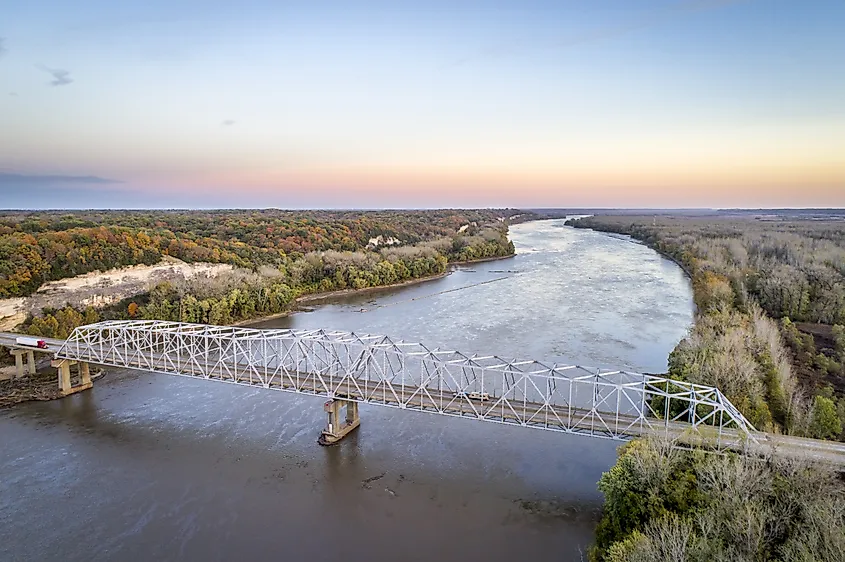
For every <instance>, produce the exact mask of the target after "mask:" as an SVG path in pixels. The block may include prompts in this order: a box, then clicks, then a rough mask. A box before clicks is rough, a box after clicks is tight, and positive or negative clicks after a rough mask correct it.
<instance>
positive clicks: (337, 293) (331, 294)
mask: <svg viewBox="0 0 845 562" xmlns="http://www.w3.org/2000/svg"><path fill="white" fill-rule="evenodd" d="M514 257H516V253H513V254H510V255H508V256H495V257H491V258H480V259H477V260H468V261H460V262H450V263H449V269H447V270H446V271H444V272H443V273H438V274H436V275H429V276H426V277H418V278H416V279H408V280H406V281H400V282H398V283H390V284H388V285H376V286H375V287H364V288H362V289H338V290H334V291H326V292H323V293H309V294H307V295H301V296H299V297H297V298H296V299H294V302H293V306H292V307H291V308H290V309H289V310H285V311H282V312H278V313H276V314H270V315H267V316H260V317H257V318H249V319H247V320H240V321H238V322H235V323H233V324H231V325H232V326H252V325H253V324H258V323H261V322H266V321H268V320H275V319H277V318H285V317H286V316H290V315H291V314H295V313H297V312H308V309H303V308H301V307H300V305H303V304H310V303H319V302H322V301H325V300H328V299H332V298H338V297H347V296H351V295H365V294H368V293H377V292H379V291H383V290H392V289H399V288H402V287H411V286H413V285H420V284H422V283H427V282H429V281H436V280H438V279H443V278H444V277H446V276H447V275H451V273H452V272H453V271H454V267H455V266H459V265H471V264H475V263H483V262H490V261H497V260H505V259H510V258H514Z"/></svg>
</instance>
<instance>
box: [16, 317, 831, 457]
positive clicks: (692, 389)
mask: <svg viewBox="0 0 845 562" xmlns="http://www.w3.org/2000/svg"><path fill="white" fill-rule="evenodd" d="M16 337H17V335H16V334H8V333H0V346H7V347H18V348H23V349H32V348H30V347H27V346H19V345H18V344H16V342H15V338H16ZM42 339H45V340H46V338H42ZM47 342H48V346H49V348H50V349H49V351H51V352H56V356H57V357H59V358H65V359H74V360H79V361H83V362H89V363H95V364H101V365H108V366H114V367H123V368H130V369H139V370H145V371H152V372H160V373H165V374H172V375H180V376H188V377H192V378H199V379H203V380H216V381H220V382H228V383H234V384H240V385H246V386H253V387H262V388H267V389H272V390H280V391H286V392H296V393H302V394H311V395H315V396H324V397H329V398H341V399H345V400H351V401H355V402H362V403H369V404H377V405H382V406H388V407H394V408H399V409H407V410H415V411H420V412H430V413H436V414H439V415H447V416H454V417H462V418H469V419H477V420H481V421H486V422H494V423H500V424H508V425H519V426H523V427H533V428H538V429H543V430H547V431H559V432H566V433H575V434H583V435H590V436H594V437H604V438H610V439H618V440H627V439H630V438H633V437H637V436H642V435H661V436H666V437H669V438H672V439H676V440H677V441H678V442H680V443H683V444H687V445H697V444H704V445H706V446H708V447H715V448H717V449H721V450H725V449H732V450H740V451H754V452H757V453H761V454H766V453H771V452H772V451H776V452H778V453H780V454H786V455H789V456H793V457H800V458H807V459H813V460H819V461H825V462H830V463H833V464H837V465H843V466H845V444H840V443H832V442H828V441H817V440H812V439H802V438H796V437H787V436H776V435H769V434H765V433H761V432H757V431H755V430H754V428H753V427H751V426H750V424H748V423H747V421H746V420H745V419H744V418H743V417H742V416H741V414H739V413H738V412H737V411H736V410H735V408H734V407H733V406H732V405H731V404H730V403H729V402H727V401H726V400H725V399H724V398H723V397H722V396H721V394H720V393H719V392H718V390H716V389H712V388H708V387H703V386H701V385H692V384H689V383H682V382H677V381H670V380H667V379H663V378H661V377H655V376H652V375H639V374H636V373H626V372H621V371H605V372H602V371H599V370H596V371H595V372H590V371H586V368H582V367H567V366H564V367H557V366H552V367H551V368H549V367H546V366H545V365H543V364H541V363H538V362H530V361H525V362H517V361H504V360H502V359H500V358H498V357H494V356H490V357H481V358H479V357H476V356H472V357H468V356H465V355H462V354H459V353H457V352H440V351H438V350H434V351H430V350H428V349H427V348H424V347H423V346H421V345H420V344H406V343H404V342H393V341H391V340H389V339H388V338H385V337H383V336H359V335H355V334H347V333H341V332H323V331H308V332H304V331H300V332H293V331H290V330H268V331H262V330H253V329H246V328H231V327H218V326H200V325H191V324H178V323H168V322H133V321H121V322H105V323H100V324H94V325H91V326H85V327H82V328H79V329H77V330H76V331H75V332H74V334H73V335H72V336H71V338H69V339H68V341H67V342H64V341H62V340H56V339H51V340H47ZM538 366H539V367H541V368H540V369H538V368H537V367H538ZM583 372H587V373H588V374H587V375H584V374H583ZM579 373H580V374H579ZM576 375H577V376H576ZM485 376H486V379H485ZM664 388H665V391H663V390H661V389H664ZM585 389H586V391H587V392H584V390H585ZM579 392H580V394H579ZM471 393H478V394H482V393H483V394H485V395H487V396H489V399H486V400H481V399H477V398H471V396H473V394H471ZM655 400H657V401H658V402H655ZM661 400H662V402H660V401H661ZM672 400H674V401H675V402H674V404H675V405H676V406H677V404H678V402H680V403H681V404H682V405H684V404H685V405H686V408H687V409H686V410H683V411H681V412H680V413H677V409H675V410H672V413H671V414H670V415H661V414H662V413H664V410H663V406H660V407H659V408H658V409H659V410H660V411H659V412H656V411H655V407H656V406H655V404H662V405H665V413H666V414H668V413H669V412H670V401H672ZM676 414H677V415H676ZM673 416H674V417H673ZM690 419H692V421H694V422H695V423H690Z"/></svg>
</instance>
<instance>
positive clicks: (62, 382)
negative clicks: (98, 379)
mask: <svg viewBox="0 0 845 562" xmlns="http://www.w3.org/2000/svg"><path fill="white" fill-rule="evenodd" d="M50 364H51V365H52V366H53V367H55V368H56V369H57V370H58V372H59V391H61V393H62V396H67V395H69V394H73V393H75V392H80V391H82V390H88V389H89V388H91V387H92V386H94V384H93V383H92V382H91V371H90V369H89V367H88V363H82V362H77V361H71V360H69V359H54V360H53V361H51V362H50ZM72 365H76V366H77V367H76V369H77V371H78V372H79V384H78V385H76V386H73V385H72V383H71V379H70V368H71V366H72Z"/></svg>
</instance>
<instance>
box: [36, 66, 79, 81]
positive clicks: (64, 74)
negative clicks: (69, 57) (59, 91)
mask: <svg viewBox="0 0 845 562" xmlns="http://www.w3.org/2000/svg"><path fill="white" fill-rule="evenodd" d="M38 69H39V70H43V71H44V72H46V73H47V74H50V75H51V76H52V77H53V79H52V80H50V85H51V86H66V85H68V84H70V83H71V82H73V78H71V77H70V71H67V70H63V69H61V68H50V67H48V66H44V65H43V64H39V65H38Z"/></svg>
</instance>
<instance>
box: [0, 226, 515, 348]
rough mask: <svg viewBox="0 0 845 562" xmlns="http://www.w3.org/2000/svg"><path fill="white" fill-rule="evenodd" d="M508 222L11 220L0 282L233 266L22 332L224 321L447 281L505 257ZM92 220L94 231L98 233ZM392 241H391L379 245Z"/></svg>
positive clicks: (8, 286)
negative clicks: (161, 266) (190, 265)
mask: <svg viewBox="0 0 845 562" xmlns="http://www.w3.org/2000/svg"><path fill="white" fill-rule="evenodd" d="M514 214H517V213H516V212H514V211H509V210H499V211H495V210H481V211H448V210H447V211H378V212H358V213H354V212H348V211H343V212H329V211H314V212H310V211H308V212H300V213H296V212H287V211H231V212H225V211H213V212H204V211H185V212H175V211H174V212H152V211H139V212H128V211H115V212H92V213H89V212H80V213H71V214H66V213H65V214H60V213H40V214H25V215H23V214H22V215H7V216H5V217H4V218H3V219H2V220H0V224H3V225H4V228H5V229H6V230H5V231H4V234H2V237H1V238H0V239H2V240H3V244H4V246H3V247H4V250H3V252H5V253H3V254H2V261H0V283H2V284H3V286H4V287H5V290H6V295H7V296H8V295H20V294H28V293H31V292H32V291H33V290H34V289H33V288H32V287H36V288H37V286H38V285H39V284H40V283H41V282H43V281H44V280H51V279H55V278H61V276H67V275H77V274H79V273H84V272H87V271H93V270H103V269H109V268H112V267H120V266H125V265H134V264H137V263H148V264H151V263H156V262H158V261H159V260H160V259H161V258H162V256H165V255H169V256H173V257H177V258H180V259H182V260H185V261H211V262H223V263H229V264H232V265H234V266H235V269H234V270H233V271H232V272H231V273H229V274H224V275H219V276H217V277H214V278H207V277H205V278H204V277H200V278H193V279H191V280H186V281H181V282H175V283H170V282H166V283H161V284H159V285H157V286H155V287H153V288H152V289H151V290H150V291H149V292H148V293H145V294H141V295H137V296H135V297H132V298H130V299H127V300H125V301H123V302H120V303H116V304H114V305H111V306H108V307H106V308H101V309H94V308H92V307H87V308H86V309H84V310H77V309H74V308H73V307H71V306H66V307H64V308H61V309H58V310H53V309H46V310H43V311H40V313H36V314H33V315H32V316H31V317H30V318H29V319H28V320H27V321H26V322H25V323H24V325H23V327H22V329H23V330H24V331H26V332H27V333H30V334H33V335H39V336H46V337H60V338H62V337H67V336H68V335H69V334H70V332H71V331H72V330H73V329H74V328H75V327H77V326H79V325H82V324H85V323H91V322H96V321H98V320H101V319H122V318H138V319H159V320H174V321H182V322H199V323H208V324H230V323H234V322H240V321H244V320H249V319H253V318H258V317H262V316H268V315H272V314H278V313H280V312H284V311H286V310H288V309H289V308H290V306H291V305H292V303H293V302H294V301H295V299H296V298H297V297H299V296H302V295H305V294H313V293H321V292H327V291H333V290H344V289H365V288H368V287H378V286H383V285H390V284H394V283H402V282H407V281H411V280H415V279H422V278H425V277H430V276H434V275H440V274H443V273H445V272H446V270H447V265H448V264H449V263H450V262H451V263H455V262H465V261H472V260H477V259H488V258H496V257H504V256H509V255H512V254H513V252H514V249H513V244H512V243H511V242H510V241H509V240H508V238H507V231H508V224H509V222H510V221H509V220H508V219H509V217H511V216H512V215H514ZM96 221H99V224H100V226H94V223H95V222H96ZM118 234H119V235H118ZM379 237H380V238H379ZM374 240H375V241H376V242H380V243H374V242H373V241H374ZM391 240H392V241H393V242H394V243H393V244H385V243H383V242H384V241H391ZM397 241H398V242H397ZM315 248H318V249H315ZM10 271H13V272H14V273H12V274H10V273H9V272H10ZM36 280H37V282H36Z"/></svg>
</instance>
